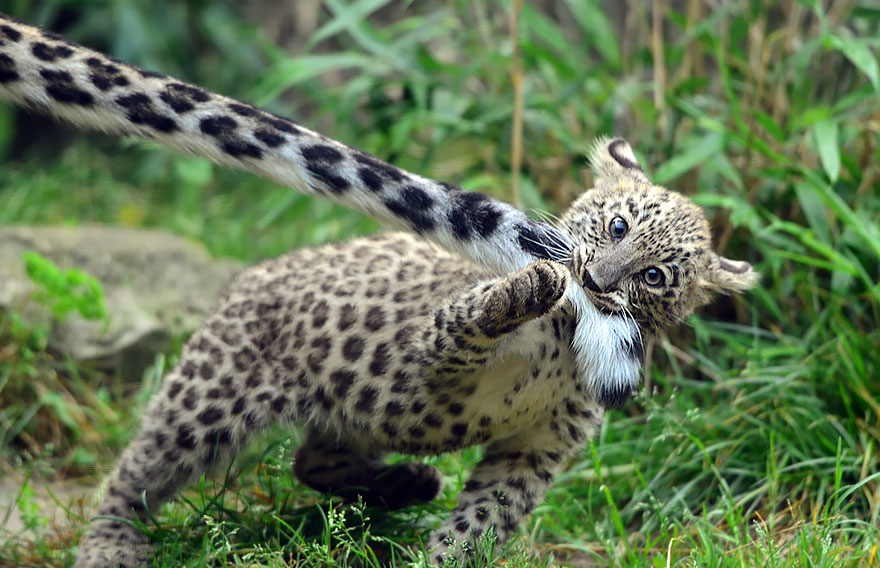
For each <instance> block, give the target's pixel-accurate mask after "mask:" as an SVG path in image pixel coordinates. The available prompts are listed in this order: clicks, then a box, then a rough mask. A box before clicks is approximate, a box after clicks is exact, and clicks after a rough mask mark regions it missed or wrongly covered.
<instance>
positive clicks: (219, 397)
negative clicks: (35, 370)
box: [74, 314, 297, 568]
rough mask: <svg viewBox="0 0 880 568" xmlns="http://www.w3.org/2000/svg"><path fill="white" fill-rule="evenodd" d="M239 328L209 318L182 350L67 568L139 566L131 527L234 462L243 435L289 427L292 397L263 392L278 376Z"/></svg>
mask: <svg viewBox="0 0 880 568" xmlns="http://www.w3.org/2000/svg"><path fill="white" fill-rule="evenodd" d="M245 325H246V321H245V320H230V319H225V318H223V317H221V316H220V315H218V314H215V315H214V316H213V317H212V318H210V319H209V320H208V321H207V322H206V323H205V325H203V326H202V327H201V328H200V329H199V331H197V332H196V333H195V334H194V335H193V336H192V337H191V338H190V339H189V341H187V343H186V345H185V346H184V349H183V352H182V354H181V358H180V361H179V363H178V364H177V365H176V366H175V368H174V369H173V370H172V371H171V372H170V373H169V374H168V375H167V376H166V377H165V380H164V381H163V383H162V386H161V387H160V390H159V392H157V393H156V394H155V395H154V396H153V398H152V400H151V401H150V404H149V405H148V407H147V409H146V411H145V413H144V416H143V419H142V421H141V427H140V429H139V431H138V433H137V434H136V435H135V437H134V439H133V440H132V441H131V443H130V444H129V445H128V447H127V448H126V449H125V451H124V452H123V454H122V456H121V457H120V458H119V460H118V461H117V463H116V468H115V470H114V471H113V473H112V474H111V476H110V478H109V480H108V482H107V484H106V490H105V494H104V497H103V500H102V502H101V503H100V505H99V507H98V510H97V518H96V519H94V520H93V521H92V523H91V525H90V526H89V530H88V532H87V533H86V535H85V536H84V537H83V539H82V540H81V542H80V545H79V550H80V553H79V555H78V557H77V560H76V563H75V565H74V566H75V568H99V567H101V568H104V567H111V566H112V567H115V566H140V565H143V564H145V563H146V562H148V561H149V559H150V558H151V557H152V546H151V545H150V544H149V542H148V541H147V538H146V537H145V536H144V535H143V534H142V533H141V532H140V531H138V530H137V528H135V527H134V526H133V525H132V524H131V521H132V520H133V519H134V518H135V517H137V518H139V519H140V520H141V521H146V520H147V518H148V516H149V513H150V512H152V513H154V514H155V512H156V511H157V510H158V508H159V507H160V506H161V505H162V504H163V503H164V502H165V501H167V500H168V499H169V498H171V497H172V496H173V495H175V494H176V493H177V492H178V491H180V489H181V488H183V487H185V486H186V485H187V484H188V483H190V482H192V481H193V480H195V479H198V477H199V476H201V475H202V474H204V473H206V472H207V471H208V470H209V469H210V468H211V467H212V466H215V465H218V464H221V463H223V462H225V461H227V460H228V459H230V458H231V457H232V456H234V455H235V454H236V453H237V452H238V450H239V449H240V448H241V446H242V445H243V444H244V443H245V442H246V441H247V439H248V438H249V437H250V435H251V434H254V433H256V432H258V431H260V430H263V429H265V428H266V427H268V426H269V425H271V424H272V423H275V422H278V421H281V422H287V421H290V420H292V419H295V418H296V416H295V414H296V406H295V405H294V404H292V403H291V400H292V398H288V397H292V396H295V395H296V392H295V391H296V388H297V387H296V386H295V385H294V386H293V387H292V388H293V391H292V392H286V393H285V394H284V395H281V394H279V393H278V392H277V389H275V388H273V387H271V386H270V385H271V384H272V382H273V381H275V380H277V379H276V377H278V376H280V369H279V368H276V363H275V362H274V361H273V360H272V359H267V358H261V357H258V356H257V355H256V353H257V347H256V346H255V345H254V344H253V342H252V340H251V339H252V336H249V335H248V334H247V333H246V332H245Z"/></svg>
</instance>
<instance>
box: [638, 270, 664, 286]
mask: <svg viewBox="0 0 880 568" xmlns="http://www.w3.org/2000/svg"><path fill="white" fill-rule="evenodd" d="M642 279H643V280H644V281H645V284H647V285H648V286H660V285H661V284H663V281H664V280H665V277H664V276H663V272H662V271H661V270H660V269H659V268H657V267H656V266H652V267H650V268H646V269H645V270H643V271H642Z"/></svg>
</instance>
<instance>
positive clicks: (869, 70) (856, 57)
mask: <svg viewBox="0 0 880 568" xmlns="http://www.w3.org/2000/svg"><path fill="white" fill-rule="evenodd" d="M828 42H829V43H830V44H831V47H833V48H834V49H837V50H838V51H840V52H841V53H843V54H844V55H845V56H846V58H847V59H849V60H850V62H852V64H853V65H855V66H856V67H857V68H858V69H859V71H861V72H862V73H864V74H865V75H866V76H867V77H868V79H869V80H870V81H871V84H872V85H874V90H875V91H877V90H880V71H878V69H877V58H876V57H874V54H873V53H872V52H871V48H869V47H868V46H867V45H866V44H865V43H863V42H861V41H859V40H857V39H854V38H851V37H840V36H829V37H828Z"/></svg>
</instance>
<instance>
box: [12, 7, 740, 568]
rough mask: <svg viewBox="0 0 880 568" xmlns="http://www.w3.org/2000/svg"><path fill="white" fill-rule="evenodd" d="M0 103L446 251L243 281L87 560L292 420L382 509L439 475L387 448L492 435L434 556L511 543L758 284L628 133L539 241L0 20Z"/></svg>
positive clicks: (523, 222)
mask: <svg viewBox="0 0 880 568" xmlns="http://www.w3.org/2000/svg"><path fill="white" fill-rule="evenodd" d="M0 97H2V98H6V99H10V100H12V101H14V102H16V103H18V104H21V105H24V106H27V107H28V108H32V109H35V110H38V111H42V112H47V113H49V114H51V115H53V116H57V117H59V118H62V119H66V120H69V121H71V122H73V123H75V124H77V125H80V126H83V127H87V128H95V129H100V130H105V131H108V132H115V133H128V134H136V135H139V136H143V137H147V138H151V139H154V140H156V141H158V142H160V143H162V144H164V145H167V146H169V147H171V148H174V149H177V150H181V151H185V152H189V153H193V154H197V155H201V156H205V157H207V158H210V159H212V160H215V161H217V162H219V163H223V164H226V165H230V166H233V167H237V168H240V169H245V170H249V171H253V172H255V173H257V174H258V175H263V176H265V177H268V178H270V179H274V180H276V181H278V182H281V183H285V184H288V185H291V186H293V187H295V188H297V189H299V190H301V191H304V192H306V193H313V194H317V195H322V196H324V197H327V198H328V199H333V200H335V201H338V202H341V203H344V204H346V205H349V206H351V207H354V208H356V209H359V210H361V211H363V212H365V213H367V214H369V215H372V216H374V217H376V218H377V219H380V220H383V221H386V222H391V223H393V224H397V225H398V226H402V227H404V228H406V229H408V230H409V231H411V232H412V233H415V234H417V235H419V236H421V237H423V238H425V239H428V240H430V241H433V242H434V243H436V244H439V245H440V246H441V247H443V248H442V249H439V248H436V247H435V246H432V245H430V244H428V243H426V242H424V241H422V240H420V239H418V238H416V237H415V236H413V235H408V234H395V233H392V234H388V235H383V236H377V237H371V238H365V239H358V240H354V241H350V242H346V243H340V244H336V245H328V246H324V247H320V248H316V249H310V250H301V251H297V252H294V253H291V254H289V255H286V256H283V257H280V258H278V259H274V260H269V261H266V262H264V263H262V264H260V265H257V266H256V267H254V268H252V269H250V270H247V271H245V272H244V273H242V274H241V275H240V276H239V277H238V278H237V279H236V280H235V281H234V282H233V283H232V285H231V286H230V288H229V289H228V291H227V292H226V294H225V295H224V297H223V298H222V299H221V300H220V302H219V303H218V306H217V308H216V310H215V311H214V313H213V314H212V315H211V316H210V317H209V318H208V319H207V321H206V322H205V323H204V324H203V325H202V326H201V327H200V328H199V330H197V331H196V332H195V333H194V334H193V336H192V337H191V338H190V339H189V340H188V341H187V343H186V345H185V346H184V348H183V352H182V354H181V358H180V361H179V363H178V364H177V365H176V366H175V368H174V369H173V370H172V371H171V372H170V373H169V374H168V376H167V377H165V380H164V382H163V384H162V387H161V389H160V391H159V392H158V393H157V394H156V396H155V397H154V398H153V400H152V401H151V402H150V404H149V407H148V408H147V410H146V412H145V414H144V418H143V421H142V424H141V427H140V430H139V432H138V434H137V435H136V436H135V438H134V440H133V441H132V443H131V444H130V445H129V447H128V448H127V449H126V450H125V452H124V453H123V455H122V456H121V457H120V459H119V461H118V463H117V465H116V468H115V470H114V472H113V474H112V475H111V477H110V479H109V481H108V484H107V490H106V495H105V496H104V499H103V501H102V503H101V505H100V506H99V509H98V513H99V516H98V517H97V518H96V519H95V520H94V521H93V522H92V524H91V526H90V529H89V531H88V533H87V534H86V536H85V537H84V538H83V540H82V542H81V545H80V553H79V556H78V559H77V563H76V566H78V567H81V568H97V567H107V566H117V565H124V566H135V565H141V564H143V563H145V562H147V561H149V558H150V556H151V550H152V549H151V545H150V543H148V542H147V540H146V538H145V537H144V536H143V535H142V534H141V533H139V532H138V531H137V530H136V529H134V528H133V527H132V526H131V524H129V523H126V522H124V521H125V520H126V519H130V518H132V517H134V516H137V517H140V518H145V517H146V515H147V510H148V509H149V510H156V509H157V508H158V507H159V506H160V505H161V504H162V503H163V502H165V501H166V500H168V499H169V498H170V497H172V496H173V495H174V494H175V493H176V492H177V491H179V490H180V488H181V487H183V486H185V485H186V484H187V483H189V482H190V481H191V480H193V479H196V478H197V477H198V476H200V475H201V474H203V473H204V472H205V471H207V470H208V469H209V468H210V467H211V466H213V465H215V464H217V463H220V462H223V461H224V460H227V459H229V458H231V457H233V456H234V455H235V454H236V452H237V451H238V449H239V448H240V447H241V446H242V444H244V443H245V441H246V440H247V439H248V438H249V437H250V436H252V435H253V434H255V433H257V432H259V431H261V430H263V429H265V428H267V427H268V426H270V425H271V424H275V423H279V422H280V423H294V422H295V423H300V424H304V425H306V428H307V431H308V435H307V440H306V442H305V443H304V444H303V445H302V447H300V448H299V450H298V452H297V455H296V458H295V460H294V471H295V472H296V475H297V476H298V477H299V478H300V479H301V480H302V481H303V482H305V483H306V484H308V485H310V486H312V487H314V488H315V489H318V490H320V491H327V492H334V493H338V494H340V495H342V496H343V497H349V498H353V497H355V496H356V495H361V496H363V497H364V499H365V500H366V501H367V502H369V503H375V504H384V505H387V506H390V507H401V506H405V505H408V504H410V503H416V502H421V501H427V500H430V499H432V498H434V497H435V496H436V495H437V493H438V491H439V489H440V486H441V483H442V478H441V476H440V475H439V473H438V472H437V471H436V470H435V469H434V468H433V467H432V466H428V465H424V464H420V463H404V464H397V465H394V466H390V465H387V464H385V463H384V461H383V455H384V454H385V453H387V452H390V451H395V452H404V453H410V454H415V455H426V454H436V453H440V452H446V451H452V450H456V449H460V448H464V447H468V446H473V445H478V444H479V445H484V446H485V448H486V451H485V455H484V457H483V459H482V461H481V462H480V463H479V464H478V465H477V467H476V468H475V470H474V471H473V473H472V474H471V476H470V478H469V479H468V481H467V483H466V484H465V486H464V490H463V492H462V494H461V496H460V497H459V502H458V505H457V506H456V508H455V510H454V511H453V512H452V515H451V516H450V518H449V519H448V520H447V521H446V522H445V523H444V524H443V525H442V526H441V527H440V528H439V529H438V530H437V531H436V532H435V533H434V535H433V536H432V540H431V544H432V547H433V550H434V554H436V556H435V557H434V559H435V560H437V561H438V562H442V561H443V560H444V558H445V557H447V556H449V555H452V556H457V557H460V556H463V555H467V554H469V553H470V551H472V550H473V548H472V547H473V543H474V540H475V539H477V538H479V537H481V536H483V535H485V534H487V533H488V532H489V531H491V532H493V533H494V535H495V536H496V537H497V538H498V539H500V540H502V541H503V540H504V539H505V538H507V537H508V536H509V535H510V534H511V533H512V532H513V531H515V530H516V527H517V525H518V523H519V522H520V520H521V519H522V518H523V517H524V516H525V515H527V514H528V513H529V511H531V510H532V508H534V507H535V505H537V504H538V503H539V502H540V500H541V499H542V498H543V495H544V492H545V491H546V489H547V487H548V486H549V485H550V483H551V482H552V480H553V478H554V476H555V475H556V473H557V472H558V471H559V470H560V469H561V468H562V467H564V464H565V462H566V460H567V459H568V458H569V457H571V456H572V455H573V454H574V453H575V452H576V451H577V450H578V449H579V448H580V447H581V446H582V445H583V443H584V441H585V440H586V439H587V438H588V437H589V436H590V435H592V432H593V431H594V430H595V428H596V426H597V425H598V424H599V423H600V422H601V420H602V417H603V414H604V409H605V408H606V407H609V406H618V405H620V404H622V403H623V401H625V399H626V398H627V397H628V395H629V393H630V392H631V390H632V389H633V388H634V387H635V385H636V384H637V381H638V372H639V367H640V359H641V357H642V354H643V345H644V341H645V339H646V338H647V337H649V336H652V335H655V334H657V333H659V332H660V331H661V330H663V329H664V328H666V327H668V326H669V325H672V324H674V323H676V322H679V321H681V320H682V319H684V318H685V317H686V316H687V315H688V314H690V313H691V312H692V311H693V310H694V309H695V308H697V307H698V306H700V305H702V304H705V303H707V302H708V301H709V299H710V297H711V296H712V294H714V293H716V292H722V293H729V292H737V291H741V290H744V289H746V288H748V287H750V286H751V285H753V284H754V282H755V280H756V275H755V274H754V273H753V272H752V270H751V267H750V266H749V265H748V264H747V263H744V262H737V261H733V260H729V259H725V258H723V257H721V256H719V255H717V254H716V253H714V252H713V251H712V249H711V245H710V238H709V227H708V223H707V222H706V220H705V217H704V215H703V214H702V212H701V211H700V210H699V208H697V207H696V206H695V205H693V204H692V203H691V202H690V201H689V200H687V199H686V198H685V197H683V196H681V195H678V194H676V193H673V192H670V191H667V190H666V189H664V188H661V187H658V186H655V185H653V184H651V183H650V181H649V180H648V178H647V176H646V175H645V172H644V171H643V169H642V168H641V166H640V165H639V163H638V161H637V160H636V158H635V156H634V155H633V152H632V150H631V148H630V147H629V145H628V144H627V143H626V142H625V141H623V140H621V139H614V140H607V139H601V140H599V141H598V142H597V143H596V146H595V147H594V148H593V151H592V153H591V162H592V166H593V168H594V170H595V172H596V180H597V181H596V187H595V188H593V189H591V190H588V191H586V192H585V193H584V194H583V195H582V196H581V197H580V198H579V199H578V200H577V201H576V202H575V203H574V204H573V205H572V206H571V208H570V209H569V210H568V211H567V212H566V213H565V214H564V215H563V216H562V217H561V220H560V222H559V226H558V227H555V228H554V227H549V226H547V225H543V224H540V223H536V222H534V221H531V220H529V219H528V218H527V217H525V216H524V215H523V214H522V213H521V212H519V211H517V210H516V209H514V208H512V207H510V206H509V205H506V204H502V203H498V202H496V201H494V200H492V199H490V198H489V197H486V196H484V195H480V194H474V193H468V192H464V191H462V190H460V189H458V188H455V187H452V186H449V185H447V184H443V183H440V182H435V181H431V180H427V179H424V178H421V177H419V176H416V175H415V174H411V173H409V172H405V171H403V170H400V169H398V168H396V167H394V166H391V165H389V164H386V163H385V162H382V161H380V160H379V159H377V158H375V157H373V156H370V155H368V154H365V153H363V152H361V151H359V150H356V149H354V148H350V147H348V146H345V145H343V144H340V143H338V142H335V141H333V140H331V139H329V138H326V137H324V136H321V135H319V134H316V133H314V132H312V131H310V130H308V129H306V128H304V127H302V126H300V125H297V124H294V123H292V122H290V121H288V120H286V119H283V118H280V117H277V116H274V115H271V114H268V113H266V112H264V111H261V110H258V109H256V108H254V107H252V106H249V105H246V104H243V103H239V102H237V101H233V100H230V99H227V98H224V97H222V96H220V95H217V94H214V93H210V92H207V91H205V90H203V89H201V88H199V87H196V86H193V85H187V84H185V83H182V82H180V81H177V80H175V79H173V78H170V77H166V76H163V75H160V74H157V73H153V72H149V71H144V70H141V69H137V68H134V67H131V66H128V65H125V64H123V63H120V62H117V61H114V60H111V59H109V58H107V57H106V56H104V55H101V54H98V53H95V52H93V51H90V50H88V49H85V48H83V47H80V46H77V45H75V44H71V43H69V42H66V41H65V40H64V39H62V38H60V37H58V36H56V35H54V34H51V33H47V32H42V31H40V30H37V29H35V28H32V27H30V26H28V25H26V24H23V23H21V22H18V21H15V20H12V19H9V18H7V17H4V16H0ZM443 249H445V250H443ZM548 259H549V260H548ZM555 261H558V262H555Z"/></svg>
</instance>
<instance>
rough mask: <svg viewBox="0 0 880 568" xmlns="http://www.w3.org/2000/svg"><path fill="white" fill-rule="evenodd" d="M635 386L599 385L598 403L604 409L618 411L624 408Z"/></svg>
mask: <svg viewBox="0 0 880 568" xmlns="http://www.w3.org/2000/svg"><path fill="white" fill-rule="evenodd" d="M635 386H636V385H634V384H620V383H603V384H600V385H599V389H598V392H597V393H596V401H597V402H598V403H599V404H601V405H602V406H603V407H604V408H608V409H612V410H616V409H618V408H621V407H623V405H624V403H625V402H626V401H627V399H629V395H631V394H632V392H633V390H634V389H635Z"/></svg>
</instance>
